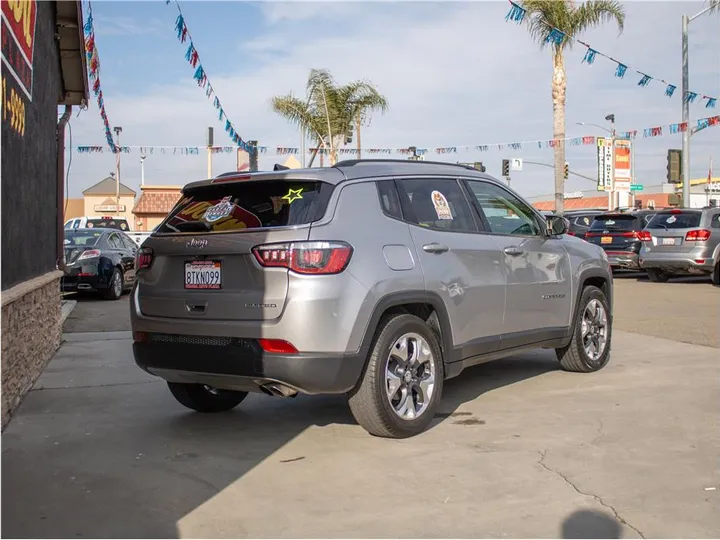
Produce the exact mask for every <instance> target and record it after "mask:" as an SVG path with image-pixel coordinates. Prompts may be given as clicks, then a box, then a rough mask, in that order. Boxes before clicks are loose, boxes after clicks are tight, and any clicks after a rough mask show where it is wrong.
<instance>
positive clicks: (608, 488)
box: [2, 332, 720, 538]
mask: <svg viewBox="0 0 720 540" xmlns="http://www.w3.org/2000/svg"><path fill="white" fill-rule="evenodd" d="M719 375H720V362H718V358H717V349H712V348H706V347H701V346H696V345H687V344H682V343H679V342H674V341H667V340H663V339H658V338H649V337H645V336H640V335H632V334H626V333H622V332H616V334H615V340H614V353H613V360H612V362H611V364H610V365H609V366H608V367H607V368H606V369H605V370H603V371H601V372H599V373H596V374H592V375H580V374H570V373H564V372H561V371H557V362H556V361H555V358H554V355H553V353H552V352H550V351H541V352H537V353H532V354H524V355H520V356H517V357H514V358H511V359H506V360H501V361H498V362H494V363H490V364H486V365H482V366H478V367H476V368H473V369H471V370H468V371H466V372H465V373H464V374H463V375H462V376H461V377H460V378H458V379H454V380H452V381H449V382H448V383H447V385H446V387H445V398H444V401H443V404H442V414H440V415H438V418H437V420H436V423H435V425H434V427H433V428H432V429H431V430H430V431H428V432H427V433H425V434H423V435H421V436H419V437H416V438H414V439H410V440H403V441H391V440H383V439H378V438H373V437H371V436H369V435H367V434H366V433H365V432H364V431H363V430H362V429H361V428H360V427H359V426H357V425H355V423H354V421H353V419H352V417H351V416H350V413H349V411H348V409H347V407H346V404H345V401H344V400H343V399H342V398H339V397H335V398H306V397H299V398H297V399H293V400H281V399H279V398H271V397H268V396H264V395H257V396H251V397H249V398H248V399H247V400H246V401H245V402H244V403H243V404H241V405H240V407H238V409H237V410H235V411H233V412H231V413H227V414H219V415H200V414H194V413H190V412H188V411H186V410H185V409H184V408H183V407H182V406H180V405H179V404H177V403H176V402H175V401H174V400H173V398H172V397H171V396H170V395H169V392H168V391H167V388H166V386H165V384H164V383H163V382H161V381H158V380H157V379H155V378H152V377H150V376H148V375H146V374H145V373H143V372H142V371H140V370H139V369H138V368H137V367H136V366H135V365H134V362H133V360H132V354H131V341H130V340H129V339H128V337H127V334H124V335H123V334H122V333H117V334H114V335H113V334H109V335H108V334H104V333H98V334H86V335H77V334H76V335H75V336H74V337H73V341H67V342H65V343H64V344H63V346H62V348H61V349H60V351H59V353H58V354H57V356H56V358H55V359H54V360H53V361H52V362H51V363H50V365H49V367H48V368H47V370H46V372H45V374H44V375H43V376H42V377H41V378H40V380H39V381H38V383H37V385H36V387H35V389H34V390H33V391H32V392H31V393H30V395H29V396H28V397H27V398H26V399H25V402H24V403H23V405H22V406H21V407H20V409H19V411H18V412H17V414H16V416H15V418H14V420H13V422H12V423H11V424H10V425H9V427H8V428H7V430H6V431H5V433H4V436H3V454H2V472H3V475H2V492H3V495H4V496H3V498H2V515H3V520H2V535H3V537H20V538H29V537H41V538H49V537H79V536H83V537H99V538H103V537H115V538H117V537H132V538H139V537H152V538H160V537H203V538H212V537H240V538H242V537H277V536H280V537H353V538H359V537H362V538H366V537H401V538H407V537H430V538H434V537H558V536H565V537H578V536H585V537H588V536H587V535H588V534H593V533H595V534H598V535H600V536H599V537H620V535H622V536H623V537H640V536H645V537H667V538H678V537H686V538H689V537H713V536H717V532H718V531H720V479H719V476H718V468H717V459H718V451H719V450H720V423H719V422H718V403H720V390H719V389H718V376H719ZM707 488H715V490H707ZM585 510H589V511H590V512H589V513H588V512H585V513H583V511H585Z"/></svg>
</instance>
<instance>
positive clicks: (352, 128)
mask: <svg viewBox="0 0 720 540" xmlns="http://www.w3.org/2000/svg"><path fill="white" fill-rule="evenodd" d="M354 131H355V126H353V125H352V124H350V127H349V128H348V133H347V135H346V136H345V144H350V143H351V142H352V141H353V139H352V138H353V132H354Z"/></svg>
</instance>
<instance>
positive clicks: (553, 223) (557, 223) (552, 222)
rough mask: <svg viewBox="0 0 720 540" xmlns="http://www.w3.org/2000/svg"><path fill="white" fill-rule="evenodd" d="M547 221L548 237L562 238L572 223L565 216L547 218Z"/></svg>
mask: <svg viewBox="0 0 720 540" xmlns="http://www.w3.org/2000/svg"><path fill="white" fill-rule="evenodd" d="M545 220H546V222H547V234H548V236H562V235H563V234H565V233H567V232H568V229H569V228H570V222H569V221H568V220H567V218H564V217H563V216H558V215H550V216H546V218H545Z"/></svg>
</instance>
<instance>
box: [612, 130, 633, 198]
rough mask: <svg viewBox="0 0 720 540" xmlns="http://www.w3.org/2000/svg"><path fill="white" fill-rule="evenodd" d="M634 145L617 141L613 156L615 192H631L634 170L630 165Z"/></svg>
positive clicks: (626, 141) (621, 140)
mask: <svg viewBox="0 0 720 540" xmlns="http://www.w3.org/2000/svg"><path fill="white" fill-rule="evenodd" d="M631 144H632V143H631V142H630V141H628V140H624V139H615V141H614V146H615V151H614V156H613V182H614V189H615V191H624V192H628V191H630V184H631V182H632V168H631V163H630V158H631V154H632V151H631V148H630V145H631Z"/></svg>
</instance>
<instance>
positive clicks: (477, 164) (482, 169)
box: [473, 161, 485, 172]
mask: <svg viewBox="0 0 720 540" xmlns="http://www.w3.org/2000/svg"><path fill="white" fill-rule="evenodd" d="M473 167H474V168H475V169H477V170H478V171H480V172H485V165H483V162H482V161H476V162H475V163H473Z"/></svg>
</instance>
